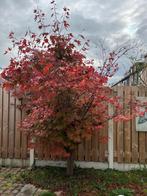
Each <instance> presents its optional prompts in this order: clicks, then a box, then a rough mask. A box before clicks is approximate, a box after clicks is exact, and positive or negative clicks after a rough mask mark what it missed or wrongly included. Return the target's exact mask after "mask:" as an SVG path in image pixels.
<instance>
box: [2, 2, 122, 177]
mask: <svg viewBox="0 0 147 196" xmlns="http://www.w3.org/2000/svg"><path fill="white" fill-rule="evenodd" d="M51 11H52V14H51V20H50V23H49V24H46V23H45V14H44V13H43V12H42V11H41V10H39V9H37V10H34V15H35V21H36V22H37V24H38V28H39V30H40V31H41V32H40V33H39V34H37V33H34V32H31V31H27V32H26V34H25V36H24V38H22V39H20V40H17V39H16V38H15V35H14V33H13V32H11V33H10V34H9V38H10V40H11V41H12V48H8V50H7V51H6V53H7V52H9V51H11V50H12V51H18V55H16V57H15V58H11V60H10V64H9V66H8V67H7V68H5V69H4V71H3V72H2V74H1V75H2V77H3V78H4V79H5V81H4V87H5V88H6V89H9V90H10V89H11V90H12V92H13V96H16V97H17V98H19V99H22V100H23V104H22V106H21V108H22V109H23V110H24V111H25V112H26V114H27V115H26V116H25V118H24V119H23V121H22V124H21V129H22V130H23V131H24V132H25V133H26V134H27V135H28V137H29V139H30V141H31V139H32V138H35V141H36V142H35V145H37V144H38V141H39V142H43V143H44V145H46V144H49V145H50V149H49V151H50V152H51V153H52V154H53V155H55V156H57V155H60V156H63V157H67V160H68V161H67V173H68V174H72V173H73V162H74V152H75V149H76V147H77V145H78V144H80V143H81V141H82V140H83V139H87V138H89V137H90V136H91V135H92V134H93V133H94V132H96V131H100V130H101V128H102V127H103V125H104V123H105V122H106V121H107V120H108V119H110V118H112V116H110V115H108V110H107V109H108V104H112V105H113V106H114V108H115V109H114V111H115V114H113V116H114V115H115V116H116V117H117V118H124V117H123V116H121V115H120V116H119V117H118V113H119V112H118V111H120V109H121V104H120V103H119V100H118V98H117V97H112V95H111V89H110V88H108V87H106V83H107V81H108V77H109V76H112V75H113V74H114V72H115V71H116V70H117V67H118V64H117V62H116V63H115V57H116V54H115V53H114V52H113V53H110V56H109V58H108V61H107V64H105V65H104V66H103V67H102V68H101V69H100V71H97V70H96V69H95V68H94V66H93V62H92V61H89V60H88V59H87V58H86V51H87V49H88V47H89V41H87V40H86V39H85V38H84V36H82V35H79V39H77V38H75V37H74V35H73V34H72V33H70V32H69V31H68V28H69V26H70V25H69V23H68V19H69V9H67V8H64V9H63V15H62V16H61V17H60V18H59V16H58V14H57V12H56V4H55V1H52V2H51Z"/></svg>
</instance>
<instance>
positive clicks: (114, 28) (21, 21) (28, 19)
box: [0, 0, 147, 66]
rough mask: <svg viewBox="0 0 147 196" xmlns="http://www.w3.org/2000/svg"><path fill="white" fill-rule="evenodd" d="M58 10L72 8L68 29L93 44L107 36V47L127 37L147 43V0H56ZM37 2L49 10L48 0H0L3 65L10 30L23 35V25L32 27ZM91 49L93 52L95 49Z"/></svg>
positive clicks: (0, 60)
mask: <svg viewBox="0 0 147 196" xmlns="http://www.w3.org/2000/svg"><path fill="white" fill-rule="evenodd" d="M56 2H57V6H58V8H59V10H61V8H62V7H63V6H67V7H69V8H70V10H71V24H72V25H71V26H72V27H71V30H72V31H73V32H74V33H75V34H77V33H83V34H84V35H85V36H86V37H87V38H88V39H90V40H91V42H92V44H93V46H94V44H97V43H98V42H99V40H100V39H106V42H107V43H106V47H108V48H109V47H110V48H111V47H112V46H113V45H114V46H115V45H117V44H121V43H123V42H125V41H126V40H128V39H130V38H133V39H135V38H137V39H139V40H140V41H142V42H144V43H147V36H146V35H147V25H146V23H147V22H146V21H147V12H146V9H147V1H146V0H139V1H138V0H123V1H122V0H103V1H102V0H90V1H89V0H74V1H71V0H56ZM36 4H38V6H39V7H40V8H42V9H43V10H45V11H47V10H49V1H47V0H0V30H1V31H0V65H3V66H5V65H6V64H7V62H8V58H7V57H4V56H3V54H2V52H3V49H4V48H6V47H7V46H8V45H9V41H8V39H7V35H8V33H9V31H11V30H13V31H15V32H16V35H17V36H18V37H20V36H22V35H23V33H24V32H25V30H26V28H27V27H28V26H30V27H31V28H33V29H35V24H34V22H33V9H34V8H35V7H36ZM90 53H91V54H92V53H93V55H94V56H96V55H95V53H97V49H96V48H95V47H94V48H93V49H91V51H90Z"/></svg>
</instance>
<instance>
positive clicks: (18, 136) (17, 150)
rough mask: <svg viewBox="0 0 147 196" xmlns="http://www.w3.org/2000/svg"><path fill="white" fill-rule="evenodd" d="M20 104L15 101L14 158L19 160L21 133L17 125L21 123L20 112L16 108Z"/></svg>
mask: <svg viewBox="0 0 147 196" xmlns="http://www.w3.org/2000/svg"><path fill="white" fill-rule="evenodd" d="M20 104H21V102H20V101H19V100H18V99H16V123H15V158H17V159H18V158H20V155H21V154H20V153H21V133H20V129H19V127H18V125H19V123H20V122H21V110H20V109H19V108H18V106H19V105H20Z"/></svg>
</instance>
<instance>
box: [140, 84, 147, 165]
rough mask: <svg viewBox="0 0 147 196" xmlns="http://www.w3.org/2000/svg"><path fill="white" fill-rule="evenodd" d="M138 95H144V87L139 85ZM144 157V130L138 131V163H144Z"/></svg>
mask: <svg viewBox="0 0 147 196" xmlns="http://www.w3.org/2000/svg"><path fill="white" fill-rule="evenodd" d="M139 96H140V97H144V96H145V90H144V87H143V86H141V87H140V88H139ZM145 157H146V152H145V133H144V132H139V162H140V163H145Z"/></svg>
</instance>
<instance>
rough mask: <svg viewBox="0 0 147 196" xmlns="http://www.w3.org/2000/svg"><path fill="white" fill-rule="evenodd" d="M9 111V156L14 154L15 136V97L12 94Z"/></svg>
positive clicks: (11, 156)
mask: <svg viewBox="0 0 147 196" xmlns="http://www.w3.org/2000/svg"><path fill="white" fill-rule="evenodd" d="M9 108H10V111H9V158H13V156H14V144H15V143H14V137H15V132H14V130H15V117H14V115H15V98H14V97H12V96H10V107H9Z"/></svg>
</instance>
